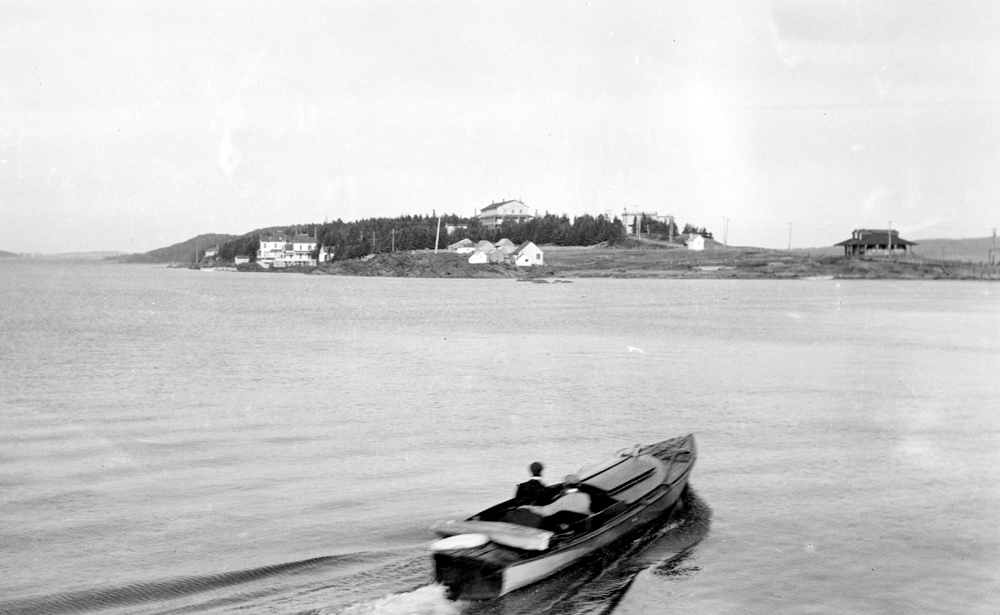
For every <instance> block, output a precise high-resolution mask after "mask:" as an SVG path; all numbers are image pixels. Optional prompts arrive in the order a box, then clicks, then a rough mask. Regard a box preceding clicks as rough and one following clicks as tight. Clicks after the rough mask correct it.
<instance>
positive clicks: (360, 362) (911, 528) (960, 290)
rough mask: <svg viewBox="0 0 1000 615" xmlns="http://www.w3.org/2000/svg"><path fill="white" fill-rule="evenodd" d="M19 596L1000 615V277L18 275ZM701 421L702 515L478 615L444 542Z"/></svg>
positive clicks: (9, 356)
mask: <svg viewBox="0 0 1000 615" xmlns="http://www.w3.org/2000/svg"><path fill="white" fill-rule="evenodd" d="M0 289H2V290H0V349H2V353H0V612H24V613H74V612H101V613H142V614H145V613H234V612H241V613H248V612H249V613H288V614H304V613H434V614H444V613H458V612H465V613H541V612H549V613H606V612H613V613H616V614H633V613H634V614H640V613H699V614H700V613H741V614H743V613H779V614H781V613H789V614H801V613H983V614H985V613H996V612H998V611H1000V529H998V528H1000V385H998V382H1000V286H997V285H996V284H989V283H942V282H893V281H882V282H875V281H872V282H866V281H841V282H837V281H811V282H806V281H781V282H769V281H697V280H695V281H657V280H576V281H574V282H573V283H572V284H558V285H557V284H550V285H540V284H524V283H517V282H513V281H509V280H411V279H406V280H402V279H360V278H340V277H326V276H303V275H264V274H259V275H251V274H236V273H202V272H195V271H189V270H174V269H166V268H156V267H144V266H119V265H106V264H93V263H91V264H86V263H81V264H60V263H44V262H6V261H5V262H0ZM687 432H695V433H696V434H697V437H698V442H699V446H700V453H701V454H700V458H699V462H698V466H697V467H696V468H695V472H694V477H693V482H692V484H693V487H694V489H695V494H696V497H695V500H694V505H693V506H692V507H691V508H690V509H689V513H688V515H687V516H685V517H684V518H683V519H680V520H675V522H673V523H672V524H670V525H668V526H666V527H664V528H663V529H662V531H661V532H660V533H659V534H657V535H655V536H652V537H650V538H649V539H648V540H644V541H640V542H638V543H636V544H634V545H632V547H631V550H630V551H629V552H628V553H626V554H625V555H624V556H623V557H622V558H621V559H620V560H619V561H618V563H617V564H615V565H614V566H612V567H611V568H609V569H607V570H601V569H599V568H598V567H596V566H592V567H589V568H586V569H583V570H580V571H574V572H572V573H570V574H567V575H562V576H561V577H559V578H557V579H556V580H554V581H553V582H550V583H547V584H543V585H542V586H541V587H538V588H535V590H533V591H527V592H521V593H519V594H515V595H513V596H511V597H510V598H509V599H506V600H502V601H498V602H495V603H487V604H465V603H457V604H455V603H449V602H448V601H446V600H445V599H444V598H443V597H442V594H441V590H440V588H438V587H436V586H433V585H430V580H431V577H432V570H431V566H430V562H429V558H428V557H427V552H426V545H427V543H428V542H429V541H430V540H431V539H432V538H433V536H432V535H431V534H430V533H429V532H428V530H427V528H428V526H430V525H431V524H432V523H433V522H434V521H436V520H438V519H440V518H449V517H456V516H460V515H467V514H470V513H472V512H475V511H476V510H479V509H481V508H484V507H486V506H488V505H490V504H492V503H494V502H495V501H496V500H498V499H501V498H506V497H508V496H509V494H510V493H511V492H512V489H513V486H514V484H515V483H516V482H518V481H520V480H522V479H523V478H524V476H525V474H526V470H525V466H526V465H527V464H528V463H529V462H530V461H533V460H535V459H536V458H537V459H541V460H543V461H545V462H546V463H547V465H548V467H549V472H548V474H549V475H550V476H552V477H559V476H561V475H562V474H565V473H566V472H568V471H571V470H575V469H576V468H577V467H579V466H580V465H583V464H584V463H586V462H590V461H594V460H597V459H600V458H602V457H604V456H605V455H607V454H609V453H613V452H614V451H616V450H618V449H620V448H622V447H625V446H629V445H631V444H633V443H636V442H652V441H656V440H660V439H663V438H666V437H670V436H675V435H681V434H684V433H687Z"/></svg>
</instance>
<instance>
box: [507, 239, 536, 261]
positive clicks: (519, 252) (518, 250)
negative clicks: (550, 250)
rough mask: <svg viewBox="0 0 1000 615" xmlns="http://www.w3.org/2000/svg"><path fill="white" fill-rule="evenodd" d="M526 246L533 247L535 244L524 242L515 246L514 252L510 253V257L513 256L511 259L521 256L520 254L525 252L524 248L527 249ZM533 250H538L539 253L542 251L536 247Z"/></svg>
mask: <svg viewBox="0 0 1000 615" xmlns="http://www.w3.org/2000/svg"><path fill="white" fill-rule="evenodd" d="M528 246H535V242H533V241H525V242H524V243H522V244H521V245H519V246H517V249H516V250H514V252H512V253H511V256H513V257H515V258H516V257H517V256H518V255H520V254H521V252H524V250H525V249H526V248H527V247H528ZM535 249H536V250H538V251H539V252H541V251H542V249H541V248H539V247H538V246H535Z"/></svg>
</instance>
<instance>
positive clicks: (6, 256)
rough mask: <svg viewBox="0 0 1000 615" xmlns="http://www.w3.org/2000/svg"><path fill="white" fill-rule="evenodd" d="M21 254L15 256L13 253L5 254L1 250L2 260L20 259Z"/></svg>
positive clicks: (0, 256)
mask: <svg viewBox="0 0 1000 615" xmlns="http://www.w3.org/2000/svg"><path fill="white" fill-rule="evenodd" d="M20 256H21V255H20V254H14V253H13V252H4V251H3V250H0V258H20Z"/></svg>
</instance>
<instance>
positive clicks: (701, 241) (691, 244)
mask: <svg viewBox="0 0 1000 615" xmlns="http://www.w3.org/2000/svg"><path fill="white" fill-rule="evenodd" d="M685 243H686V244H687V247H688V250H696V251H700V250H704V249H705V238H704V237H702V236H701V235H699V234H698V233H691V234H690V235H688V238H687V241H685Z"/></svg>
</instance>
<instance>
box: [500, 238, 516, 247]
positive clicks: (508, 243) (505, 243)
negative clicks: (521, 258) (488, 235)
mask: <svg viewBox="0 0 1000 615" xmlns="http://www.w3.org/2000/svg"><path fill="white" fill-rule="evenodd" d="M513 245H514V242H513V241H511V240H510V239H507V238H506V237H504V238H503V239H501V240H500V241H498V242H497V243H496V246H497V247H498V248H499V247H500V246H513Z"/></svg>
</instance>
